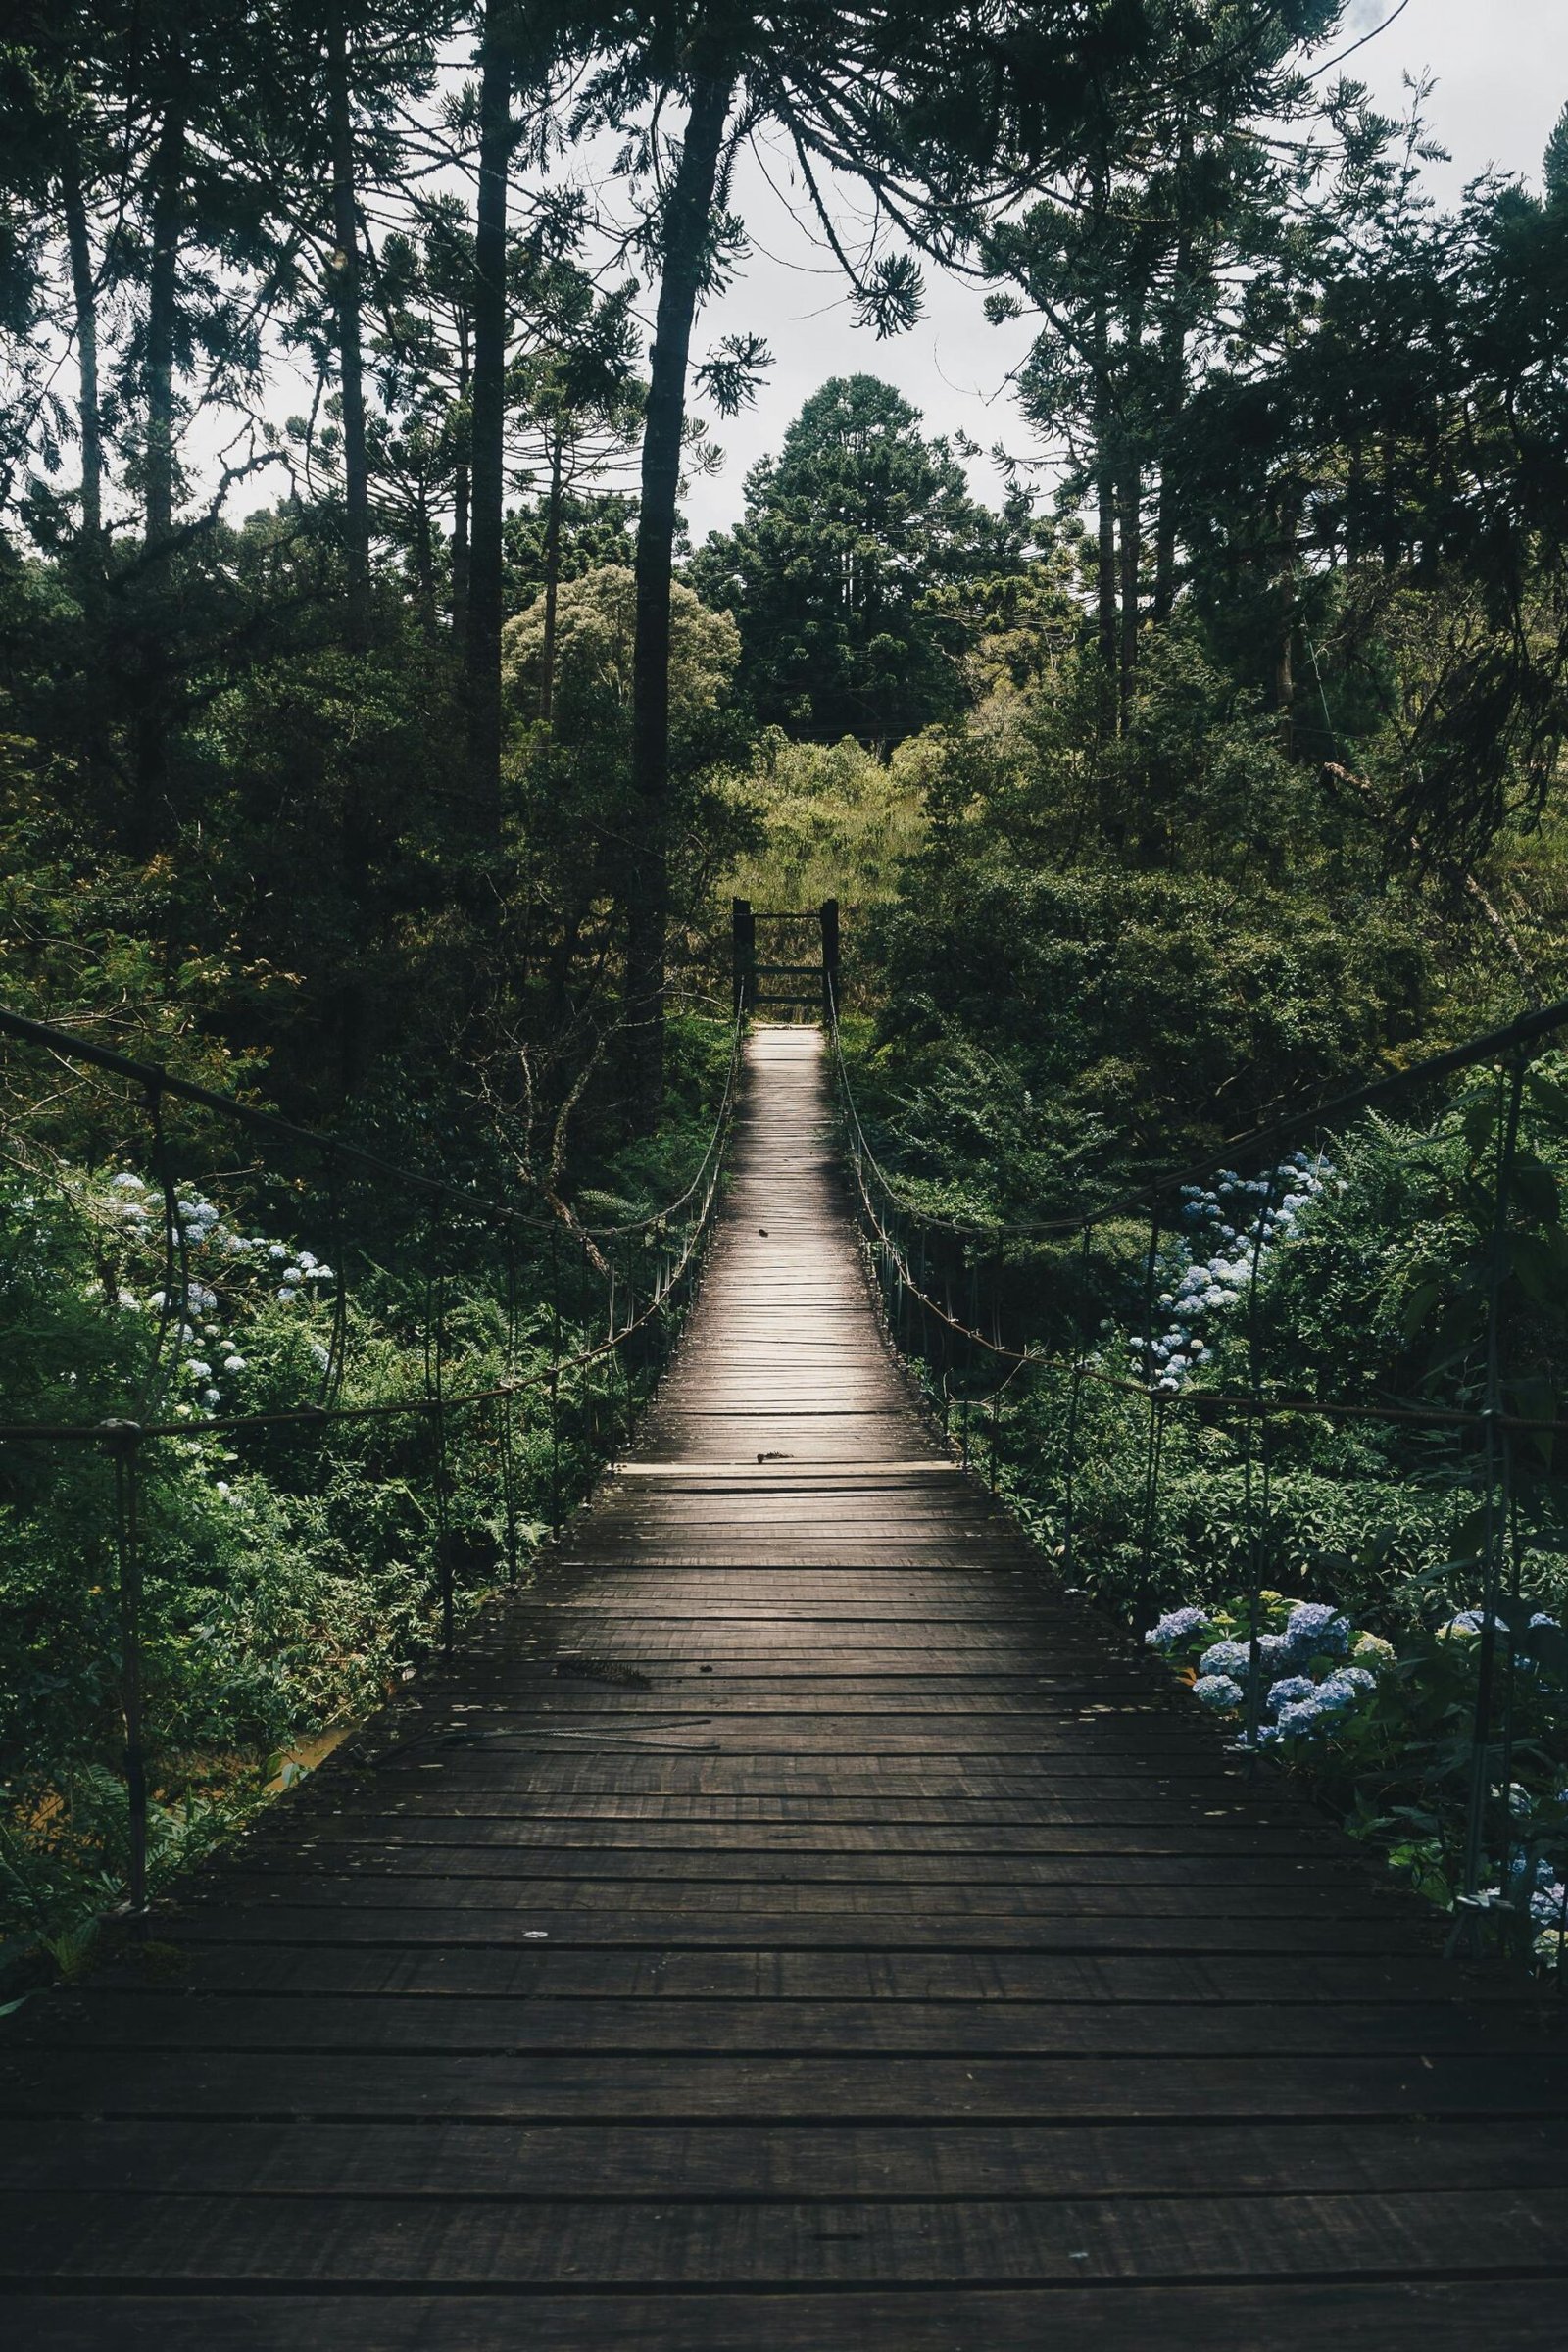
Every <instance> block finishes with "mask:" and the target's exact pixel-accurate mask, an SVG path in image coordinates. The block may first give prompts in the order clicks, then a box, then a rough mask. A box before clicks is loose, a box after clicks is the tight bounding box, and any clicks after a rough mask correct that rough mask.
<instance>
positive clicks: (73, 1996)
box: [0, 1029, 1568, 2352]
mask: <svg viewBox="0 0 1568 2352" xmlns="http://www.w3.org/2000/svg"><path fill="white" fill-rule="evenodd" d="M750 1058H751V1082H750V1091H749V1095H748V1099H747V1103H746V1106H745V1110H744V1115H743V1117H742V1120H741V1122H740V1126H739V1131H738V1136H737V1146H736V1155H735V1172H734V1177H733V1182H732V1185H731V1189H730V1193H729V1198H728V1206H727V1212H726V1215H725V1217H724V1219H723V1222H722V1224H721V1226H720V1230H719V1233H718V1236H717V1239H716V1242H715V1247H714V1251H713V1255H712V1259H711V1265H710V1268H709V1271H708V1273H707V1276H706V1279H705V1283H704V1287H703V1292H702V1296H701V1299H700V1301H699V1305H698V1308H697V1311H696V1313H695V1315H694V1317H693V1320H692V1324H691V1327H690V1330H689V1332H688V1335H687V1337H686V1340H685V1342H684V1344H683V1346H682V1348H681V1350H680V1353H679V1355H678V1357H677V1360H676V1364H675V1366H674V1368H673V1370H672V1373H671V1376H670V1377H669V1379H668V1380H667V1381H666V1382H665V1384H664V1386H663V1389H662V1393H661V1396H660V1397H659V1399H658V1401H657V1403H656V1406H655V1408H654V1411H653V1412H652V1414H651V1415H650V1417H649V1420H648V1423H647V1425H646V1428H645V1430H644V1432H643V1435H642V1439H641V1442H640V1444H639V1446H638V1449H637V1453H636V1456H635V1458H634V1459H632V1460H630V1461H628V1462H626V1463H624V1464H622V1465H621V1466H620V1468H619V1469H618V1470H617V1471H616V1472H615V1473H614V1474H613V1476H611V1477H610V1478H608V1479H607V1480H606V1481H605V1483H604V1485H603V1487H602V1489H601V1491H600V1493H599V1495H597V1497H596V1498H595V1501H594V1503H593V1505H592V1507H591V1508H590V1509H588V1510H587V1511H586V1512H585V1513H583V1514H582V1516H581V1517H580V1518H579V1519H578V1521H577V1522H576V1523H575V1524H574V1525H573V1526H572V1528H571V1529H570V1530H569V1531H568V1534H567V1537H566V1540H565V1541H564V1544H563V1545H562V1546H561V1550H560V1556H559V1557H558V1558H557V1559H555V1560H554V1561H553V1562H552V1563H551V1564H550V1566H549V1569H548V1571H547V1573H546V1574H545V1575H544V1576H543V1577H542V1579H541V1582H540V1584H539V1586H538V1587H537V1588H536V1589H535V1590H534V1591H532V1592H530V1593H527V1594H526V1595H523V1596H520V1597H518V1598H517V1599H516V1600H515V1602H513V1603H512V1604H510V1605H508V1606H507V1607H505V1608H502V1609H499V1610H497V1611H495V1612H493V1613H492V1614H491V1615H490V1616H489V1617H487V1618H486V1620H485V1621H484V1623H483V1624H482V1625H481V1626H479V1627H478V1628H477V1629H476V1630H475V1633H474V1635H473V1638H472V1640H471V1641H470V1642H469V1643H468V1645H467V1647H466V1651H465V1653H464V1655H463V1657H462V1659H461V1660H460V1662H459V1665H458V1667H457V1669H456V1670H455V1671H454V1672H453V1673H452V1674H451V1675H450V1676H446V1677H440V1676H429V1677H426V1678H425V1679H424V1680H423V1681H422V1682H421V1683H420V1684H418V1685H417V1686H416V1687H414V1688H413V1690H412V1691H411V1692H410V1693H409V1695H408V1697H407V1698H406V1699H405V1700H404V1701H402V1702H400V1703H399V1704H398V1705H397V1706H395V1707H393V1708H390V1709H388V1710H387V1712H386V1713H385V1714H384V1715H383V1716H382V1717H380V1718H379V1719H378V1720H377V1721H376V1722H375V1723H373V1724H372V1725H370V1726H369V1727H368V1730H367V1732H366V1733H365V1734H364V1735H362V1737H361V1738H360V1739H359V1740H355V1741H353V1742H351V1743H350V1744H349V1746H348V1747H347V1748H346V1749H344V1750H342V1751H340V1752H339V1754H338V1755H337V1756H335V1757H334V1758H332V1759H331V1760H330V1761H329V1762H328V1763H327V1764H326V1765H324V1766H323V1767H322V1768H321V1770H320V1771H319V1773H318V1774H317V1775H316V1777H315V1778H314V1779H313V1780H312V1781H311V1782H310V1783H308V1784H307V1785H306V1786H305V1787H304V1788H303V1789H301V1790H299V1791H298V1792H297V1793H296V1794H295V1795H294V1796H293V1797H291V1798H289V1799H286V1800H284V1801H283V1802H282V1803H280V1804H279V1805H278V1806H277V1807H276V1808H275V1809H274V1810H273V1812H272V1814H271V1815H270V1818H269V1819H268V1821H267V1822H266V1823H265V1824H264V1825H263V1826H262V1827H261V1828H260V1829H259V1830H258V1831H257V1832H256V1834H255V1835H254V1836H253V1837H252V1838H249V1839H247V1840H246V1841H245V1843H244V1845H243V1846H242V1847H241V1848H240V1849H239V1850H237V1851H236V1852H235V1853H234V1854H233V1855H231V1856H230V1857H229V1858H228V1859H227V1861H226V1862H224V1863H223V1864H222V1865H221V1867H218V1868H215V1869H214V1870H212V1871H211V1872H209V1873H207V1874H205V1875H204V1876H203V1877H202V1878H200V1879H198V1880H195V1881H193V1882H192V1883H190V1884H189V1885H188V1886H187V1887H186V1888H185V1889H184V1890H183V1893H182V1896H181V1899H180V1901H179V1902H178V1904H177V1905H174V1906H170V1907H168V1908H167V1909H166V1911H165V1913H164V1915H163V1916H162V1917H161V1919H160V1921H159V1924H158V1927H157V1930H156V1935H157V1938H158V1941H159V1943H160V1944H161V1945H162V1946H163V1947H164V1949H163V1952H162V1954H161V1956H160V1962H159V1966H158V1967H157V1968H154V1969H149V1968H146V1967H143V1968H142V1969H140V1970H138V1969H135V1968H128V1967H127V1968H122V1969H120V1970H118V1971H116V1972H114V1973H113V1974H109V1975H106V1976H105V1977H104V1978H103V1979H101V1980H100V1981H97V1982H95V1983H93V1984H91V1985H87V1986H85V1987H82V1988H80V1989H78V1990H76V1991H73V1992H71V1993H61V1994H57V1995H53V1996H51V1997H50V1998H49V1999H48V2000H44V2001H36V2002H33V2003H32V2004H30V2005H29V2006H28V2008H26V2009H25V2011H24V2012H23V2014H22V2015H21V2017H19V2018H17V2019H15V2020H13V2021H11V2024H10V2026H9V2028H8V2029H7V2030H6V2034H7V2040H6V2050H5V2060H4V2069H5V2071H4V2090H5V2106H6V2108H7V2110H8V2113H9V2119H10V2121H9V2126H8V2131H7V2133H6V2137H5V2142H4V2145H3V2146H0V2215H3V2217H4V2218H3V2225H0V2269H3V2275H4V2277H5V2278H6V2279H7V2280H8V2281H9V2295H8V2308H7V2311H6V2314H5V2318H6V2322H7V2334H6V2340H7V2342H8V2343H9V2344H14V2345H16V2346H19V2347H37V2348H38V2352H87V2348H88V2347H91V2348H92V2352H140V2348H141V2347H146V2348H147V2352H153V2348H154V2347H156V2348H157V2352H282V2347H284V2346H289V2347H293V2346H305V2347H314V2346H316V2345H323V2346H324V2345H328V2344H330V2345H333V2346H341V2347H342V2348H343V2352H501V2347H503V2346H507V2347H511V2346H513V2345H515V2344H517V2343H525V2344H527V2345H529V2346H538V2347H542V2348H544V2352H719V2348H720V2347H723V2348H725V2352H729V2348H731V2347H737V2346H743V2345H744V2346H746V2347H748V2352H751V2348H754V2347H755V2348H756V2352H770V2348H771V2352H965V2348H968V2352H981V2348H982V2347H984V2348H985V2352H1023V2348H1024V2347H1029V2348H1030V2352H1034V2348H1036V2347H1038V2346H1040V2345H1043V2344H1047V2343H1050V2344H1059V2345H1061V2346H1063V2347H1066V2348H1067V2352H1122V2348H1123V2347H1130V2346H1133V2345H1144V2344H1152V2345H1158V2346H1161V2347H1164V2348H1165V2352H1199V2348H1200V2347H1201V2352H1305V2347H1307V2346H1309V2345H1310V2346H1312V2347H1314V2352H1316V2348H1317V2347H1319V2346H1320V2345H1321V2343H1322V2341H1323V2339H1324V2337H1325V2334H1332V2335H1333V2336H1335V2337H1336V2338H1338V2339H1339V2340H1340V2341H1342V2342H1343V2343H1345V2344H1346V2345H1348V2346H1349V2347H1354V2348H1358V2352H1416V2348H1417V2347H1419V2348H1420V2352H1458V2347H1460V2346H1464V2347H1466V2348H1467V2352H1468V2347H1470V2346H1472V2345H1476V2344H1485V2345H1487V2346H1488V2347H1490V2348H1493V2352H1526V2348H1527V2347H1544V2346H1547V2345H1552V2346H1555V2345H1557V2344H1559V2343H1560V2342H1561V2341H1562V2340H1563V2336H1564V2333H1565V2329H1564V2326H1563V2321H1562V2317H1561V2315H1562V2311H1563V2308H1564V2303H1563V2298H1564V2291H1565V2283H1568V2193H1565V2183H1568V2051H1565V2048H1564V2045H1563V2043H1562V2041H1561V2040H1560V2038H1559V2037H1558V2036H1557V2035H1556V2034H1554V2033H1553V2032H1551V2031H1550V2030H1549V2028H1548V2027H1547V2026H1546V2025H1544V2023H1543V2021H1542V2020H1541V2019H1540V2018H1539V2017H1538V2016H1537V2015H1536V2013H1535V2012H1534V2010H1533V2009H1532V2008H1531V2006H1530V2005H1529V2003H1528V2002H1526V2001H1525V2000H1523V1999H1521V1998H1520V1996H1519V1993H1518V1990H1517V1987H1515V1986H1514V1985H1511V1984H1510V1983H1508V1982H1506V1981H1505V1980H1503V1979H1501V1978H1499V1977H1496V1976H1494V1975H1486V1974H1473V1975H1470V1976H1467V1977H1463V1978H1462V1977H1461V1976H1460V1975H1459V1974H1458V1973H1457V1972H1455V1971H1453V1970H1452V1969H1450V1968H1448V1967H1447V1966H1446V1964H1445V1963H1444V1962H1443V1960H1442V1959H1441V1957H1440V1956H1439V1955H1438V1951H1437V1947H1436V1938H1435V1936H1434V1932H1433V1923H1432V1920H1431V1917H1430V1915H1428V1914H1427V1913H1426V1912H1425V1911H1424V1910H1423V1909H1421V1908H1420V1907H1419V1906H1418V1905H1416V1904H1415V1903H1413V1902H1411V1901H1408V1900H1406V1899H1404V1898H1402V1897H1400V1896H1399V1895H1397V1893H1396V1892H1395V1891H1394V1890H1393V1889H1392V1888H1391V1887H1389V1886H1388V1885H1387V1884H1386V1883H1385V1882H1383V1881H1382V1880H1380V1879H1379V1878H1378V1877H1377V1876H1376V1875H1375V1874H1374V1873H1373V1872H1372V1871H1371V1870H1370V1869H1369V1868H1368V1867H1367V1865H1366V1863H1365V1860H1364V1858H1363V1857H1362V1856H1361V1855H1360V1854H1359V1853H1358V1852H1356V1851H1354V1850H1353V1849H1351V1848H1349V1847H1348V1844H1347V1843H1346V1841H1345V1840H1343V1839H1342V1838H1340V1837H1339V1836H1338V1834H1337V1833H1336V1832H1335V1831H1333V1830H1332V1828H1330V1827H1329V1826H1328V1825H1327V1824H1325V1823H1324V1822H1322V1821H1320V1820H1318V1819H1316V1818H1315V1817H1314V1816H1312V1815H1311V1814H1310V1813H1309V1812H1308V1811H1306V1810H1305V1808H1304V1807H1302V1806H1301V1805H1300V1804H1299V1802H1298V1801H1297V1800H1296V1799H1295V1798H1294V1796H1293V1795H1292V1793H1291V1792H1290V1791H1289V1790H1288V1789H1285V1788H1283V1787H1282V1786H1281V1785H1280V1784H1279V1783H1278V1782H1269V1783H1265V1784H1264V1785H1262V1786H1259V1787H1256V1788H1253V1787H1251V1786H1250V1785H1249V1782H1248V1780H1247V1778H1246V1776H1245V1775H1244V1774H1243V1773H1242V1772H1241V1771H1239V1770H1238V1768H1237V1766H1236V1764H1235V1763H1234V1761H1233V1760H1232V1759H1231V1758H1230V1757H1229V1756H1228V1755H1227V1754H1226V1753H1225V1751H1224V1749H1223V1748H1222V1746H1221V1745H1220V1743H1219V1742H1218V1741H1217V1740H1215V1739H1214V1738H1213V1737H1212V1736H1211V1734H1210V1728H1209V1726H1207V1725H1206V1724H1205V1723H1203V1722H1201V1721H1199V1720H1196V1719H1195V1717H1194V1715H1193V1712H1192V1710H1191V1708H1190V1705H1189V1703H1188V1702H1187V1701H1186V1700H1185V1699H1184V1698H1183V1697H1182V1695H1181V1694H1180V1693H1179V1692H1178V1691H1176V1690H1175V1689H1174V1688H1173V1687H1172V1686H1171V1685H1169V1684H1168V1683H1167V1682H1165V1681H1164V1680H1163V1679H1161V1677H1160V1675H1159V1674H1158V1673H1157V1672H1154V1671H1152V1670H1151V1669H1150V1667H1149V1666H1148V1664H1147V1663H1146V1661H1144V1660H1143V1659H1142V1658H1140V1657H1138V1656H1137V1655H1136V1654H1134V1653H1132V1652H1131V1651H1130V1650H1129V1649H1128V1648H1127V1646H1126V1645H1125V1644H1123V1643H1121V1642H1118V1641H1117V1640H1116V1639H1115V1637H1114V1636H1112V1635H1111V1634H1109V1633H1108V1632H1107V1631H1106V1630H1105V1629H1104V1628H1103V1627H1102V1626H1101V1625H1099V1624H1098V1623H1097V1622H1095V1621H1094V1620H1093V1619H1092V1618H1091V1617H1089V1616H1088V1615H1086V1614H1085V1613H1083V1612H1082V1611H1079V1610H1077V1609H1075V1608H1074V1607H1073V1606H1072V1605H1070V1604H1069V1603H1068V1602H1067V1601H1065V1600H1064V1599H1062V1598H1061V1597H1060V1596H1059V1595H1058V1594H1056V1593H1054V1591H1053V1589H1052V1586H1051V1583H1050V1579H1049V1576H1048V1575H1047V1573H1046V1571H1045V1569H1044V1567H1043V1564H1042V1562H1041V1561H1040V1560H1039V1558H1038V1557H1037V1555H1036V1554H1035V1553H1034V1552H1033V1551H1032V1550H1031V1549H1030V1547H1029V1546H1028V1545H1027V1544H1026V1543H1025V1542H1024V1540H1023V1539H1022V1537H1021V1536H1020V1535H1019V1534H1018V1532H1017V1531H1016V1529H1015V1528H1013V1527H1012V1526H1011V1524H1010V1523H1009V1522H1008V1521H1007V1520H1006V1519H1005V1518H1004V1517H1003V1516H1002V1515H1001V1514H1000V1513H999V1512H998V1511H996V1510H995V1509H994V1507H993V1506H992V1505H991V1503H990V1501H989V1500H988V1498H987V1497H986V1496H985V1495H984V1494H983V1493H982V1491H981V1490H980V1489H979V1487H978V1486H976V1485H975V1484H974V1483H973V1482H971V1481H970V1480H969V1479H967V1478H965V1477H964V1476H963V1475H962V1474H961V1473H960V1472H959V1470H958V1469H957V1468H956V1466H955V1465H954V1464H953V1463H952V1462H950V1461H949V1460H947V1459H946V1458H945V1456H944V1455H943V1454H942V1452H941V1449H940V1445H939V1442H938V1441H937V1439H936V1438H935V1436H934V1433H933V1431H932V1430H931V1428H930V1427H929V1425H928V1424H927V1423H926V1421H925V1420H924V1419H923V1417H922V1415H921V1414H920V1412H919V1411H918V1409H917V1408H916V1406H915V1404H914V1402H913V1400H912V1398H911V1397H910V1395H909V1392H908V1390H907V1386H906V1384H905V1382H904V1380H903V1378H902V1376H901V1374H900V1372H899V1370H898V1367H897V1365H896V1364H895V1362H894V1360H893V1358H892V1357H891V1356H890V1354H889V1353H888V1351H887V1349H886V1348H885V1346H884V1344H883V1341H882V1338H881V1334H880V1328H879V1325H878V1323H877V1320H876V1317H875V1314H874V1312H873V1308H872V1304H871V1301H870V1298H869V1294H868V1291H867V1288H866V1285H865V1282H864V1280H863V1277H862V1271H861V1266H860V1261H859V1258H858V1246H857V1243H856V1241H855V1237H854V1234H853V1231H852V1229H851V1226H850V1224H849V1221H848V1218H847V1216H846V1214H845V1209H844V1203H843V1201H842V1198H841V1195H840V1191H839V1185H838V1179H837V1175H836V1172H835V1164H834V1158H833V1152H832V1148H831V1137H830V1132H829V1127H828V1121H827V1115H826V1104H825V1101H824V1093H823V1086H822V1078H821V1063H820V1056H819V1044H818V1040H817V1039H816V1036H815V1033H814V1032H810V1031H804V1030H800V1029H780V1030H772V1031H769V1030H762V1031H760V1032H759V1033H758V1034H757V1036H756V1037H755V1039H754V1041H753V1045H752V1048H751V1056H750ZM170 1945H174V1946H177V1947H178V1957H177V1962H176V1961H175V1960H173V1959H172V1956H171V1954H170V1952H169V1950H168V1947H169V1946H170Z"/></svg>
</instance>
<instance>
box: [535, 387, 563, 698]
mask: <svg viewBox="0 0 1568 2352" xmlns="http://www.w3.org/2000/svg"><path fill="white" fill-rule="evenodd" d="M563 441H564V435H563V433H562V432H561V431H559V430H558V431H557V434H556V438H555V442H554V445H553V446H552V449H551V452H550V508H549V512H548V514H547V515H546V517H545V633H544V644H543V646H542V648H541V650H540V678H539V715H540V717H541V718H542V719H543V720H544V722H545V724H546V725H547V726H548V725H549V723H550V719H551V716H552V714H553V711H554V709H555V701H556V607H557V604H558V602H559V599H560V591H561V465H562V448H563Z"/></svg>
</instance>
